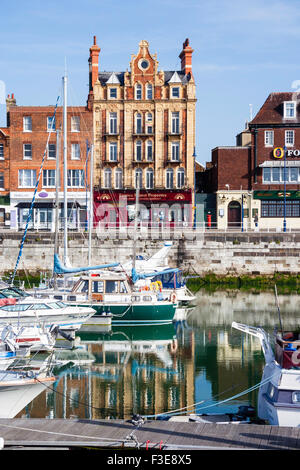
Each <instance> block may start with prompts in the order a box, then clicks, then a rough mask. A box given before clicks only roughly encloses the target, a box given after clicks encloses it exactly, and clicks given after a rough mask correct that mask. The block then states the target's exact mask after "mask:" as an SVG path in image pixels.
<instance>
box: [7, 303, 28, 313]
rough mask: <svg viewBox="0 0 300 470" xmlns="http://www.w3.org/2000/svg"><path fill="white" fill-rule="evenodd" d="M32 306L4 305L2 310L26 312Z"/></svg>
mask: <svg viewBox="0 0 300 470" xmlns="http://www.w3.org/2000/svg"><path fill="white" fill-rule="evenodd" d="M29 307H30V304H14V305H3V306H2V307H0V310H6V311H8V312H24V311H25V310H28V309H29Z"/></svg>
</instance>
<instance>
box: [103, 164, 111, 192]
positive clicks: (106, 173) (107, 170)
mask: <svg viewBox="0 0 300 470" xmlns="http://www.w3.org/2000/svg"><path fill="white" fill-rule="evenodd" d="M104 188H106V189H109V188H111V169H110V168H105V170H104Z"/></svg>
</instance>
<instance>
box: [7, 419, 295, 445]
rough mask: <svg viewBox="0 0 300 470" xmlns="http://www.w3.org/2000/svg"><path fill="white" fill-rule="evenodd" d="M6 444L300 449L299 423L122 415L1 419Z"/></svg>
mask: <svg viewBox="0 0 300 470" xmlns="http://www.w3.org/2000/svg"><path fill="white" fill-rule="evenodd" d="M0 437H2V438H3V439H4V449H5V450H13V449H15V448H19V449H20V448H27V449H29V448H30V449H33V448H35V449H39V448H43V449H45V448H48V449H51V448H52V449H54V448H55V449H75V448H77V449H78V448H87V447H88V448H95V449H102V450H104V449H115V450H116V449H121V448H123V449H124V448H127V449H135V448H139V449H141V450H143V449H146V448H148V449H151V450H160V449H161V450H178V449H179V450H183V449H187V450H197V449H200V450H203V449H206V450H217V449H218V450H236V449H237V450H241V449H243V450H255V449H259V450H299V449H300V428H292V427H277V426H269V425H260V424H249V425H248V424H207V423H195V422H187V423H184V422H171V421H146V422H145V423H143V424H142V425H141V426H140V427H138V426H136V425H133V424H132V423H131V422H130V421H122V420H84V419H78V418H76V419H25V418H24V419H0Z"/></svg>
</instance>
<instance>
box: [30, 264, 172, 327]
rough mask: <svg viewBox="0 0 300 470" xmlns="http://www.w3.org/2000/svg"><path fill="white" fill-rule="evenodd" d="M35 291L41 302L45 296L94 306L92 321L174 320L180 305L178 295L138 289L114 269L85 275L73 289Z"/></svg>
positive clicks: (85, 306) (153, 321) (135, 322)
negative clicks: (170, 296)
mask: <svg viewBox="0 0 300 470" xmlns="http://www.w3.org/2000/svg"><path fill="white" fill-rule="evenodd" d="M34 295H35V296H36V297H39V299H40V302H41V301H42V300H44V296H45V298H49V297H51V298H52V301H59V302H60V301H62V302H64V303H66V304H68V305H69V306H70V307H72V306H78V307H80V308H87V307H92V308H93V309H94V310H95V314H94V317H92V318H91V319H90V320H89V322H92V321H93V318H97V320H100V321H101V320H102V319H103V321H105V319H106V318H109V320H110V321H111V322H112V324H116V323H121V324H126V323H127V324H149V325H152V324H156V323H158V324H163V323H170V322H172V321H173V318H174V315H175V311H176V308H177V301H176V298H171V299H169V298H164V297H163V295H162V293H161V292H156V291H153V290H152V291H138V292H136V291H134V290H133V287H132V284H131V283H130V282H129V279H128V277H127V276H126V274H124V273H118V272H115V271H110V270H107V271H98V272H97V271H96V272H95V273H93V272H92V273H89V274H86V275H81V276H80V277H79V278H78V279H77V282H76V283H75V284H74V286H73V288H72V290H71V291H70V290H65V291H64V290H58V291H55V290H53V289H46V290H44V289H43V290H40V289H37V290H36V291H35V294H34ZM86 323H87V322H86ZM98 324H99V323H98Z"/></svg>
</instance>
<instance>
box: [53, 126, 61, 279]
mask: <svg viewBox="0 0 300 470" xmlns="http://www.w3.org/2000/svg"><path fill="white" fill-rule="evenodd" d="M59 152H60V129H57V130H56V173H55V175H56V189H55V205H54V207H55V232H54V254H55V255H58V234H59V190H60V171H59V161H60V158H59ZM53 278H54V288H56V287H57V286H56V278H57V274H56V273H55V272H54V273H53Z"/></svg>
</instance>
